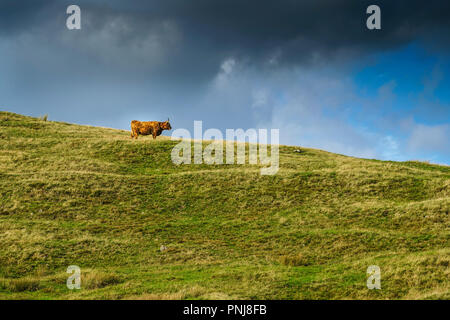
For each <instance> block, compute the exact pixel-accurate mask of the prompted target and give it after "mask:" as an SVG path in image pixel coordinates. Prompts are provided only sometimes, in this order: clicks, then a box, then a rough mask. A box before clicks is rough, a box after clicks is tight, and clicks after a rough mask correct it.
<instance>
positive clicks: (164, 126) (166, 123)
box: [161, 118, 172, 130]
mask: <svg viewBox="0 0 450 320" xmlns="http://www.w3.org/2000/svg"><path fill="white" fill-rule="evenodd" d="M161 129H163V130H171V129H172V127H171V126H170V122H169V118H167V121H164V122H161Z"/></svg>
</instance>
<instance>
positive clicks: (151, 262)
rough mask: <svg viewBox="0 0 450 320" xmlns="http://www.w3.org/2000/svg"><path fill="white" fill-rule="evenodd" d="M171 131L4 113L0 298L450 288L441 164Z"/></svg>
mask: <svg viewBox="0 0 450 320" xmlns="http://www.w3.org/2000/svg"><path fill="white" fill-rule="evenodd" d="M175 144H176V142H173V141H170V140H169V139H168V138H165V137H159V138H158V139H157V140H155V141H153V140H152V139H151V138H149V137H144V138H140V139H139V140H131V139H130V133H129V132H127V131H121V130H113V129H106V128H97V127H88V126H79V125H72V124H67V123H61V122H51V121H43V120H39V119H35V118H29V117H24V116H20V115H17V114H13V113H7V112H0V160H1V161H0V193H1V198H0V243H1V245H0V298H1V299H21V298H27V299H98V298H106V299H129V298H138V299H223V298H233V299H234V298H237V299H253V298H257V299H419V298H420V299H423V298H431V299H436V298H444V299H448V298H450V293H449V292H450V285H449V280H448V279H449V278H450V277H449V275H450V274H449V269H450V268H449V260H450V249H449V248H450V246H449V244H450V241H449V240H450V239H449V234H450V233H449V230H450V229H449V226H450V224H449V222H450V219H449V208H450V168H449V167H445V166H437V165H429V164H425V163H419V162H403V163H398V162H388V161H376V160H363V159H356V158H351V157H346V156H341V155H336V154H332V153H328V152H324V151H320V150H313V149H302V150H304V152H303V153H295V152H294V150H295V149H297V148H296V147H288V146H282V147H280V170H279V172H278V173H277V174H276V175H274V176H261V175H260V171H259V167H258V166H256V165H221V166H209V165H181V166H175V165H174V164H172V162H171V160H170V151H171V149H172V147H173V146H174V145H175ZM161 246H165V247H166V248H167V249H166V250H162V251H161V250H160V247H161ZM69 265H77V266H79V267H80V268H81V272H82V274H81V279H82V284H81V286H82V289H81V290H72V291H71V290H68V289H67V287H66V279H67V277H68V276H69V275H68V274H67V273H66V269H67V267H68V266H69ZM369 265H378V266H379V267H380V268H381V286H382V289H381V290H368V289H367V287H366V278H367V275H366V269H367V267H368V266H369Z"/></svg>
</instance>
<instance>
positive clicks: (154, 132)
mask: <svg viewBox="0 0 450 320" xmlns="http://www.w3.org/2000/svg"><path fill="white" fill-rule="evenodd" d="M152 134H153V140H155V139H156V130H153V133H152Z"/></svg>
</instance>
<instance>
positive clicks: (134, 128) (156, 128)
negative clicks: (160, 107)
mask: <svg viewBox="0 0 450 320" xmlns="http://www.w3.org/2000/svg"><path fill="white" fill-rule="evenodd" d="M171 129H172V127H171V126H170V122H169V119H167V121H164V122H159V121H138V120H133V121H131V138H132V139H133V138H136V139H137V138H138V136H139V135H143V136H148V135H150V134H151V135H152V136H153V139H156V137H157V136H159V135H160V134H161V133H162V132H163V130H171Z"/></svg>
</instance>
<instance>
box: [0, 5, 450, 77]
mask: <svg viewBox="0 0 450 320" xmlns="http://www.w3.org/2000/svg"><path fill="white" fill-rule="evenodd" d="M76 3H77V4H78V5H80V7H81V8H82V17H83V20H82V23H83V30H82V32H80V33H78V34H76V33H71V34H67V32H66V34H64V37H65V38H69V39H70V42H72V48H75V49H74V50H78V51H79V52H81V53H82V54H88V55H91V56H92V57H93V59H95V58H96V57H95V55H96V54H98V55H100V57H97V59H98V60H100V61H103V60H106V61H108V57H107V54H106V52H107V51H108V50H109V51H110V52H113V51H114V53H111V55H116V59H117V60H119V61H122V62H126V64H127V66H130V65H137V67H138V68H141V69H144V70H146V68H147V67H149V66H148V65H147V64H150V65H152V61H153V60H152V58H155V57H153V56H152V55H150V57H149V59H148V60H147V61H148V63H147V61H146V60H145V59H137V60H136V61H133V59H135V58H136V57H135V56H133V55H132V56H131V57H129V56H128V52H127V50H126V49H127V48H128V47H133V46H135V47H136V48H135V49H136V50H138V49H139V47H140V46H142V44H143V43H146V41H147V42H148V40H149V39H150V40H153V41H155V43H156V42H157V43H156V44H155V46H156V48H152V47H147V48H143V50H146V49H147V50H148V52H150V51H151V50H156V51H157V50H159V49H162V48H168V50H166V51H164V52H161V54H162V55H164V57H165V59H164V61H158V63H157V64H156V65H157V67H158V71H160V75H161V76H162V77H163V78H164V76H165V75H167V76H169V75H173V74H177V75H178V77H181V79H180V80H183V77H186V78H188V79H189V78H190V77H192V76H195V77H201V75H203V74H205V76H206V75H207V76H210V75H211V74H212V73H215V72H217V66H218V64H219V63H220V61H223V60H224V59H225V58H227V57H229V56H233V57H236V58H237V59H240V60H246V61H248V63H251V64H261V63H267V62H273V64H274V65H277V66H278V67H280V66H281V67H282V66H283V65H292V64H303V65H308V64H317V63H324V62H331V63H332V62H333V61H334V60H336V59H337V60H339V62H342V61H345V60H346V59H354V58H358V57H360V56H361V55H364V54H367V53H373V52H376V51H378V50H385V49H388V48H390V47H396V46H399V45H403V44H405V43H407V42H409V41H412V40H418V39H419V40H423V41H428V42H431V43H432V44H435V45H439V46H440V47H445V48H448V47H449V43H450V40H449V39H448V37H447V35H448V31H449V30H450V19H449V14H450V2H443V1H426V2H424V1H337V0H315V1H292V0H285V1H242V0H227V1H210V0H198V1H182V0H179V1H173V0H172V1H170V0H169V1H150V2H146V3H143V2H141V1H126V2H125V1H111V0H110V1H77V2H76ZM69 4H72V2H69V1H36V0H34V1H3V2H2V4H1V6H0V32H1V33H0V35H1V36H3V37H17V36H18V35H20V34H22V33H35V34H36V33H37V34H38V36H41V37H42V38H44V39H53V38H54V37H61V32H65V31H66V30H61V29H62V28H61V25H64V23H65V18H66V14H65V9H66V8H67V6H68V5H69ZM370 4H377V5H379V6H380V7H381V13H382V30H377V31H369V30H367V29H366V27H365V23H366V18H367V15H366V13H365V11H366V8H367V6H368V5H370ZM170 28H172V29H170ZM89 34H90V37H91V38H90V40H89V41H90V42H87V41H86V35H89ZM149 34H150V35H152V34H153V37H150V38H149ZM102 36H103V38H101V37H102ZM95 37H98V38H99V41H98V42H97V41H96V39H95ZM158 37H159V39H158ZM171 37H173V39H171ZM164 38H167V39H168V40H167V42H168V43H166V42H164ZM158 41H159V42H158ZM171 41H173V42H176V43H172V42H171ZM50 45H51V44H50ZM111 45H115V46H116V47H120V48H122V49H123V50H115V49H116V47H112V48H111V47H109V46H111ZM102 46H103V47H102ZM84 47H89V48H88V49H87V51H86V50H83V48H84ZM144 53H145V52H144ZM105 56H106V57H105ZM103 58H105V59H103ZM113 60H114V59H113ZM113 62H115V63H117V61H115V60H114V61H113Z"/></svg>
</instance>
